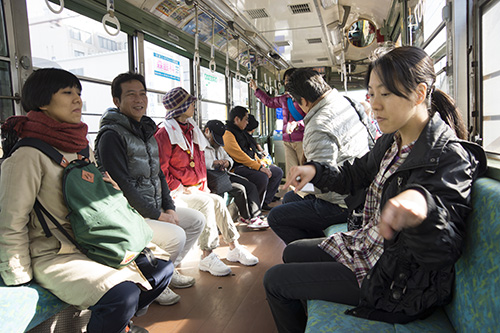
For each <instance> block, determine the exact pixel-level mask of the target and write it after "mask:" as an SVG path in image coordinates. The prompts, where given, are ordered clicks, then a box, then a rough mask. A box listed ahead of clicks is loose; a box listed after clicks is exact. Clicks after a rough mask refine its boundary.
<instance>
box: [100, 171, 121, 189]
mask: <svg viewBox="0 0 500 333" xmlns="http://www.w3.org/2000/svg"><path fill="white" fill-rule="evenodd" d="M102 180H104V181H105V182H107V183H110V184H111V185H113V188H114V189H115V190H118V191H121V189H120V186H118V184H117V183H116V182H115V181H114V180H113V178H111V176H110V175H109V173H108V172H107V171H105V172H104V173H103V174H102Z"/></svg>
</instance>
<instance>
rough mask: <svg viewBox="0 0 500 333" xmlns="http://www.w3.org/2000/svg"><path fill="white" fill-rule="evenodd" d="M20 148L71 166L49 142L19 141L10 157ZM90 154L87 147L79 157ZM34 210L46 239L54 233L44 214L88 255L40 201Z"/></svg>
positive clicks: (29, 139)
mask: <svg viewBox="0 0 500 333" xmlns="http://www.w3.org/2000/svg"><path fill="white" fill-rule="evenodd" d="M19 147H33V148H36V149H38V150H40V151H41V152H42V153H44V154H45V155H47V156H48V157H50V158H51V159H52V160H53V161H54V162H56V163H57V164H59V165H60V166H61V167H63V168H66V167H67V166H68V165H69V161H68V160H67V159H66V158H65V157H64V156H63V155H62V154H61V153H60V152H58V151H57V150H56V149H55V148H54V147H52V146H51V145H49V144H48V143H47V142H45V141H42V140H40V139H35V138H23V139H21V140H19V141H18V142H17V143H16V144H15V145H14V147H13V148H12V150H11V151H10V154H9V156H10V155H11V154H12V153H13V152H14V151H15V150H16V149H17V148H19ZM89 152H90V150H89V146H87V147H85V148H84V149H82V150H81V151H80V152H79V153H78V155H79V157H80V156H84V157H86V158H88V156H89ZM33 210H34V211H35V214H36V216H37V217H38V220H39V221H40V224H41V225H42V229H43V231H44V232H45V236H46V237H50V236H52V233H51V232H50V229H49V227H48V225H47V222H46V221H45V218H44V217H43V215H44V214H45V216H47V217H48V218H49V220H50V221H52V223H54V225H55V226H56V227H57V229H59V230H60V231H61V232H62V233H63V235H64V236H66V238H68V239H69V240H70V241H71V243H73V244H74V245H75V246H76V248H77V249H79V250H80V251H82V252H83V253H84V254H85V253H87V250H85V249H84V248H82V247H81V246H80V244H78V243H77V242H76V240H75V239H74V238H73V237H71V235H70V234H69V233H68V232H67V231H66V229H64V228H63V226H62V225H61V224H60V223H59V222H57V220H56V219H55V218H54V216H52V214H50V213H49V211H48V210H47V209H46V208H45V207H43V206H42V204H41V203H40V201H38V199H35V204H34V206H33ZM42 213H43V214H42Z"/></svg>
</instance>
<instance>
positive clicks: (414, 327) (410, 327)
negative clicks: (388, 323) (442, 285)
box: [394, 308, 455, 333]
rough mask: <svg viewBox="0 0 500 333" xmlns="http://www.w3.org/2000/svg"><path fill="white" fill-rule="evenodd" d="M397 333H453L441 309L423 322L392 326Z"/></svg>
mask: <svg viewBox="0 0 500 333" xmlns="http://www.w3.org/2000/svg"><path fill="white" fill-rule="evenodd" d="M394 328H395V330H396V332H397V333H414V332H439V333H447V332H450V333H451V332H455V329H454V328H453V326H452V325H451V322H450V321H449V320H448V316H447V315H446V312H445V311H444V309H443V308H439V309H437V310H436V311H434V313H433V314H432V315H431V316H429V317H428V318H425V320H415V321H412V322H410V323H408V324H404V325H402V324H394Z"/></svg>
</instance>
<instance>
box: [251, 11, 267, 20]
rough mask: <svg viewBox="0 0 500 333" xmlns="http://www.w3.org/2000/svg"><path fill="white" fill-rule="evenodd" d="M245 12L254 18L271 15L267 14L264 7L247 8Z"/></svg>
mask: <svg viewBox="0 0 500 333" xmlns="http://www.w3.org/2000/svg"><path fill="white" fill-rule="evenodd" d="M245 12H246V13H247V14H248V16H250V17H251V18H253V19H254V20H255V19H260V18H266V17H269V15H268V14H267V12H266V10H265V9H264V8H259V9H249V10H245Z"/></svg>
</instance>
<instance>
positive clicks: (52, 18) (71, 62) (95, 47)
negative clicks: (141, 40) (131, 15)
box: [27, 0, 129, 81]
mask: <svg viewBox="0 0 500 333" xmlns="http://www.w3.org/2000/svg"><path fill="white" fill-rule="evenodd" d="M27 8H28V21H29V28H30V42H31V53H32V57H33V67H37V68H41V67H59V68H63V69H66V70H68V71H70V72H72V73H74V74H75V75H77V76H85V77H90V78H97V79H101V80H108V81H111V80H113V78H114V77H115V76H116V75H117V74H118V73H123V72H126V71H127V70H128V68H129V65H128V54H127V34H125V33H123V32H120V33H119V34H118V35H117V36H110V35H108V34H107V33H106V31H104V29H103V27H102V24H101V23H100V22H97V21H94V20H92V19H90V18H87V17H85V16H82V15H80V14H78V13H75V12H73V11H71V10H69V9H67V8H65V9H64V10H63V11H62V12H61V13H60V14H54V13H52V12H51V11H50V10H49V9H48V8H47V5H46V4H45V3H44V2H42V1H39V0H27Z"/></svg>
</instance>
